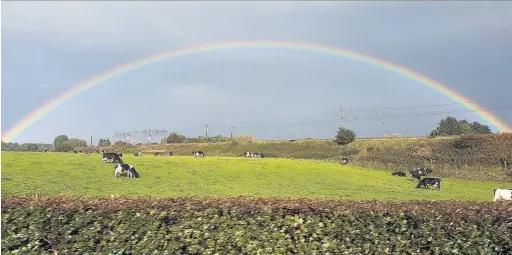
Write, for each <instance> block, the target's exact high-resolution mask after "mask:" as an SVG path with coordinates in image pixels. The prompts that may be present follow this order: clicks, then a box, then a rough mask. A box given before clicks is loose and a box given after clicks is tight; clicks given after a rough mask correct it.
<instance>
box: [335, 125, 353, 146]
mask: <svg viewBox="0 0 512 255" xmlns="http://www.w3.org/2000/svg"><path fill="white" fill-rule="evenodd" d="M355 139H356V133H355V132H354V131H353V130H351V129H348V128H344V127H340V128H339V129H338V134H337V135H336V137H335V140H334V141H335V142H336V143H337V144H338V145H346V144H349V143H351V142H353V141H354V140H355Z"/></svg>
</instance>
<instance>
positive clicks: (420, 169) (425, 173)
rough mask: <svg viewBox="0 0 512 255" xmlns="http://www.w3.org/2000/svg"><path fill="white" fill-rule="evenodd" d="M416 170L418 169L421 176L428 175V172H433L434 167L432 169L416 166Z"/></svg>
mask: <svg viewBox="0 0 512 255" xmlns="http://www.w3.org/2000/svg"><path fill="white" fill-rule="evenodd" d="M416 171H417V172H418V173H419V174H420V175H421V176H425V175H427V174H431V173H432V169H430V168H424V167H420V168H416Z"/></svg>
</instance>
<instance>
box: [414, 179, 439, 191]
mask: <svg viewBox="0 0 512 255" xmlns="http://www.w3.org/2000/svg"><path fill="white" fill-rule="evenodd" d="M429 186H435V187H436V188H437V190H441V179H439V178H424V179H423V180H421V181H420V182H419V183H418V185H417V186H416V188H417V189H419V188H421V187H423V188H424V189H427V188H428V187H429Z"/></svg>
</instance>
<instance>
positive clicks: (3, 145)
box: [2, 141, 7, 151]
mask: <svg viewBox="0 0 512 255" xmlns="http://www.w3.org/2000/svg"><path fill="white" fill-rule="evenodd" d="M5 146H7V144H6V143H5V142H4V141H2V150H3V151H4V148H5Z"/></svg>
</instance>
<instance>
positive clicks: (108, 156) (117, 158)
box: [101, 152, 123, 163]
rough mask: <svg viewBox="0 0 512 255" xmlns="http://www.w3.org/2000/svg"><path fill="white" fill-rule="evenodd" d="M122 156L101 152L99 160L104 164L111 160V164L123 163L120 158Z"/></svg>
mask: <svg viewBox="0 0 512 255" xmlns="http://www.w3.org/2000/svg"><path fill="white" fill-rule="evenodd" d="M122 156H123V154H122V153H115V152H103V156H102V158H101V161H102V162H103V163H105V162H106V161H107V160H109V159H110V160H111V161H110V162H111V163H115V162H118V163H123V160H122V159H121V157H122Z"/></svg>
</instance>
